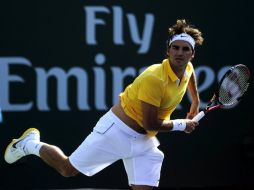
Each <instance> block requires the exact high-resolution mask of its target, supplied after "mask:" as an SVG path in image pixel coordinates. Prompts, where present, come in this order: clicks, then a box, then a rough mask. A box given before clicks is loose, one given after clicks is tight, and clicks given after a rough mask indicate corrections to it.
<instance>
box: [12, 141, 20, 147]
mask: <svg viewBox="0 0 254 190" xmlns="http://www.w3.org/2000/svg"><path fill="white" fill-rule="evenodd" d="M21 140H22V139H21ZM21 140H18V141H17V142H15V143H13V145H12V147H13V148H17V147H16V145H17V144H18V143H19V142H20V141H21Z"/></svg>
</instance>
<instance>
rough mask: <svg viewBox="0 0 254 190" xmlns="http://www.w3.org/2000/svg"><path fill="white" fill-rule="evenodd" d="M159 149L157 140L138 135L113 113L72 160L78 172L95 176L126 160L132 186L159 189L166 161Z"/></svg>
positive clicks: (84, 142) (103, 118)
mask: <svg viewBox="0 0 254 190" xmlns="http://www.w3.org/2000/svg"><path fill="white" fill-rule="evenodd" d="M158 146H159V141H158V140H157V138H156V137H149V136H147V135H144V134H140V133H137V132H136V131H134V130H132V129H131V128H129V127H128V126H126V124H125V123H123V122H122V121H121V120H120V119H119V118H118V117H117V116H116V115H115V114H114V113H113V112H112V111H111V110H110V111H108V112H107V113H106V114H105V115H103V116H102V117H101V118H100V120H99V121H98V122H97V124H96V126H95V127H94V129H93V132H92V133H91V134H90V135H89V136H87V138H86V139H85V140H84V141H83V142H82V144H81V145H80V146H79V147H78V148H77V149H76V150H75V151H74V152H73V153H72V154H71V156H70V157H69V160H70V162H71V164H72V165H73V166H74V167H75V168H76V169H77V170H78V171H80V172H81V173H83V174H85V175H87V176H92V175H94V174H96V173H97V172H99V171H101V170H102V169H104V168H105V167H107V166H109V165H111V164H112V163H114V162H115V161H117V160H119V159H122V160H123V163H124V167H125V170H126V172H127V175H128V181H129V184H130V185H148V186H154V187H157V186H158V185H159V179H160V173H161V165H162V161H163V158H164V154H163V153H162V152H161V151H160V150H159V149H158V148H157V147H158Z"/></svg>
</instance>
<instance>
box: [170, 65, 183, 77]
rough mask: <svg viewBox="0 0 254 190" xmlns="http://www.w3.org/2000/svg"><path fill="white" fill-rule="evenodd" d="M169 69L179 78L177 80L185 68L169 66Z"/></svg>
mask: <svg viewBox="0 0 254 190" xmlns="http://www.w3.org/2000/svg"><path fill="white" fill-rule="evenodd" d="M171 68H172V70H173V71H174V73H175V75H176V76H177V77H178V78H179V79H182V77H183V75H184V73H185V69H186V66H184V67H179V66H174V65H172V64H171Z"/></svg>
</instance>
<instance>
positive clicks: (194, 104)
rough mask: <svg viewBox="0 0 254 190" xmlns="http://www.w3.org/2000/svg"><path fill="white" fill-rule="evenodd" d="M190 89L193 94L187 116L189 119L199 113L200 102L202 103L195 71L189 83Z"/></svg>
mask: <svg viewBox="0 0 254 190" xmlns="http://www.w3.org/2000/svg"><path fill="white" fill-rule="evenodd" d="M188 91H189V93H190V95H191V100H192V101H191V106H190V110H189V112H188V113H187V116H186V118H187V119H192V118H193V117H194V116H195V115H197V114H198V112H199V104H200V99H199V93H198V88H197V79H196V75H195V72H194V71H193V72H192V75H191V78H190V80H189V83H188Z"/></svg>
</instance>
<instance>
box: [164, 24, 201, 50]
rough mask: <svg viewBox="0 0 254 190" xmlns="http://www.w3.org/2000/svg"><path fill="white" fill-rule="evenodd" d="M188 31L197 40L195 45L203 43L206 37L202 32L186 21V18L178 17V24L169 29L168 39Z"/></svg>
mask: <svg viewBox="0 0 254 190" xmlns="http://www.w3.org/2000/svg"><path fill="white" fill-rule="evenodd" d="M181 33H187V34H189V35H190V36H191V37H192V38H193V39H194V40H195V46H200V45H202V43H203V41H204V38H203V37H202V32H201V31H200V30H199V29H197V28H195V26H193V25H191V24H189V23H187V22H186V20H185V19H181V20H180V19H178V20H177V21H176V24H174V25H173V26H172V27H170V28H169V29H168V34H169V37H168V41H169V40H170V39H171V38H172V37H173V36H174V35H176V34H181ZM167 44H168V43H167Z"/></svg>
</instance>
